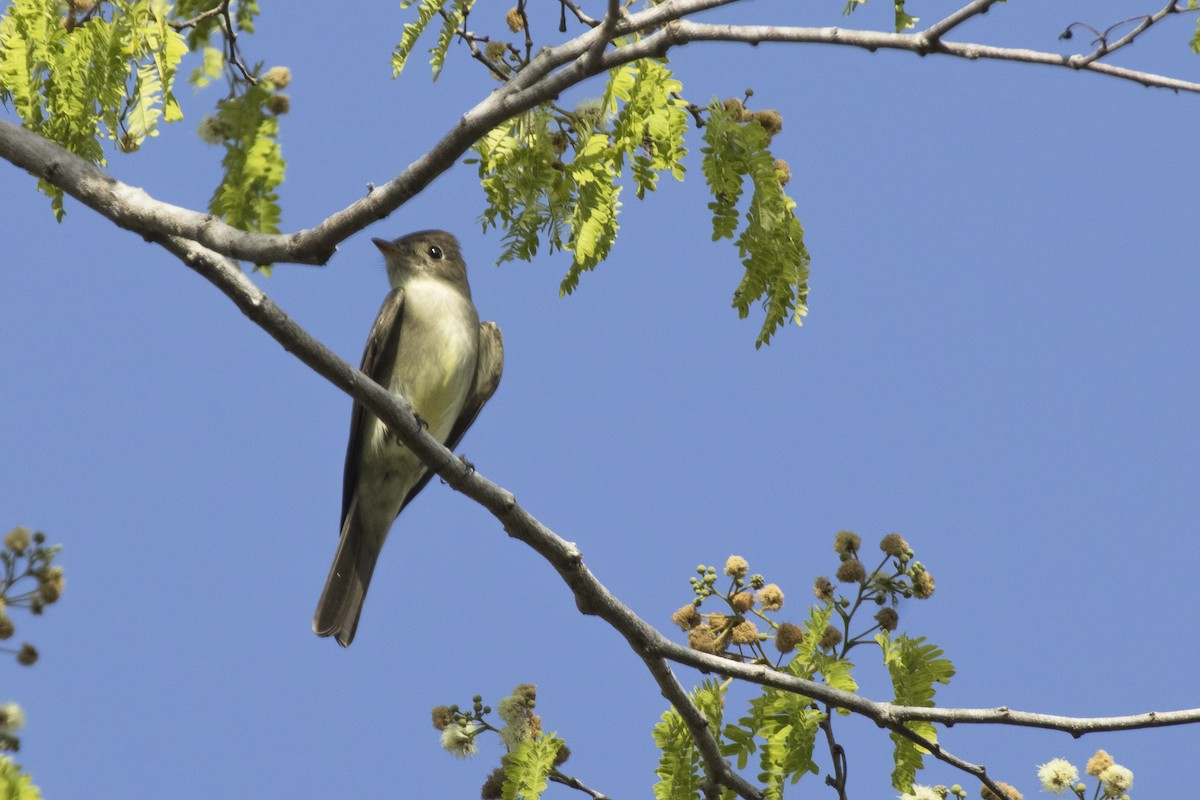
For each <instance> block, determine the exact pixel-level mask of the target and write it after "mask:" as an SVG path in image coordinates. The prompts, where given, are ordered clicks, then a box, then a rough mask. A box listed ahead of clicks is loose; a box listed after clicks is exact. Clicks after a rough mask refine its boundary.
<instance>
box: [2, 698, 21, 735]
mask: <svg viewBox="0 0 1200 800" xmlns="http://www.w3.org/2000/svg"><path fill="white" fill-rule="evenodd" d="M24 727H25V712H24V711H23V710H22V709H21V707H20V706H19V705H17V704H16V703H5V704H4V705H2V706H0V733H3V734H8V735H12V734H14V733H16V732H17V731H19V730H21V728H24Z"/></svg>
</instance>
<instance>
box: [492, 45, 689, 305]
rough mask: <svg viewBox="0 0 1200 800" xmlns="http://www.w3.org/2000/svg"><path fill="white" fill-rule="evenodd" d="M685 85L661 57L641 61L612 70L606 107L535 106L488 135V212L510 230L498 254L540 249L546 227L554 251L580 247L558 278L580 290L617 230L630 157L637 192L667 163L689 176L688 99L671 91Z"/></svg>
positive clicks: (523, 254) (565, 287) (565, 289)
mask: <svg viewBox="0 0 1200 800" xmlns="http://www.w3.org/2000/svg"><path fill="white" fill-rule="evenodd" d="M678 90H679V82H678V81H676V80H674V79H673V78H672V77H671V73H670V70H668V69H667V68H666V67H665V66H663V65H662V64H661V63H659V62H657V61H650V60H644V61H638V62H635V63H633V64H629V65H626V66H624V67H621V68H619V69H616V70H613V72H612V73H611V74H610V76H609V81H608V87H607V89H606V91H605V95H604V100H603V101H602V104H601V106H600V107H599V108H596V107H595V105H594V104H587V103H585V104H584V105H583V106H581V107H580V108H579V109H577V110H576V111H575V112H573V113H570V114H563V113H560V112H552V111H551V110H550V109H548V108H539V109H535V110H533V111H530V112H528V113H526V114H524V115H521V116H520V117H517V118H515V119H512V120H509V121H508V122H506V123H504V124H503V125H500V126H499V127H497V128H496V129H494V130H493V131H491V132H490V133H489V134H488V135H487V136H485V137H484V138H483V139H481V140H480V141H479V142H478V143H477V144H476V145H475V148H474V149H475V151H476V152H477V153H478V154H479V159H478V164H479V177H480V180H481V182H482V184H483V189H484V192H485V193H486V195H487V200H488V207H487V209H486V210H485V211H484V213H483V215H482V217H481V220H482V222H483V224H484V227H488V226H492V227H498V228H501V229H502V230H503V232H504V234H503V235H504V241H505V244H506V246H505V249H504V251H503V252H502V253H501V256H500V261H502V262H503V261H508V260H511V259H514V258H520V259H523V260H528V259H530V258H532V257H533V256H534V254H536V253H537V251H538V248H539V247H540V246H541V243H542V241H543V237H544V239H545V242H546V243H547V245H548V247H549V249H550V251H551V252H554V251H555V250H566V251H569V252H570V253H571V254H572V256H573V258H572V261H571V266H570V268H569V269H568V271H567V274H566V276H565V277H564V278H563V281H562V284H561V286H560V287H559V288H560V291H561V292H562V293H563V294H570V293H571V292H573V291H574V290H575V288H576V287H577V286H578V285H579V278H580V276H581V275H582V274H583V272H585V271H587V270H590V269H592V268H594V267H595V266H596V265H597V264H599V263H600V262H601V261H603V260H604V259H605V258H606V257H607V256H608V253H609V250H610V248H611V247H612V244H613V242H614V241H615V240H616V237H617V229H618V221H617V215H618V213H619V211H620V208H621V203H620V200H619V197H620V194H621V189H622V186H621V180H622V178H623V177H624V174H625V165H626V162H627V161H628V163H629V164H630V172H631V174H632V177H633V181H634V184H635V186H636V192H637V196H638V197H639V198H640V197H643V196H644V194H645V191H646V190H647V189H650V190H653V189H654V187H655V185H656V183H657V179H658V173H659V172H670V173H671V174H672V175H673V176H675V177H676V178H677V179H682V178H683V173H684V168H683V163H682V159H683V157H684V156H685V155H686V154H687V150H686V149H685V148H684V146H683V135H684V132H685V131H686V128H687V118H686V112H685V108H686V104H685V103H683V101H681V100H679V99H677V98H675V97H672V93H674V92H677V91H678ZM568 150H569V151H570V152H571V157H569V158H568V157H567V151H568Z"/></svg>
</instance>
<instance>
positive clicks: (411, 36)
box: [392, 0, 450, 78]
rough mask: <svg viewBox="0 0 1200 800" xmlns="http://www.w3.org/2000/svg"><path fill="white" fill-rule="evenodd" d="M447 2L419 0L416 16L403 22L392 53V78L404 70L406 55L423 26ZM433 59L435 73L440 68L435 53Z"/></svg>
mask: <svg viewBox="0 0 1200 800" xmlns="http://www.w3.org/2000/svg"><path fill="white" fill-rule="evenodd" d="M448 2H450V0H421V3H420V4H419V5H418V6H417V18H416V19H415V20H413V21H412V22H406V23H404V32H403V33H401V34H400V43H399V44H398V45H396V49H395V51H394V52H393V53H392V77H393V78H396V77H399V75H400V73H401V72H403V71H404V66H405V64H407V63H408V57H409V56H410V55H412V51H413V48H414V47H415V46H416V44H417V40H418V39H420V38H421V34H422V33H424V32H425V28H427V27H428V26H429V23H430V21H431V20H432V19H433V17H434V15H436V14H437V13H438V12H439V11H441V10H442V8H443V7H444V6H445V5H446V3H448ZM446 46H447V47H449V41H447V43H446ZM441 59H445V52H444V51H443V52H442V54H441ZM434 61H435V62H437V63H435V64H434V74H435V75H436V74H437V73H438V72H439V71H440V70H441V67H440V66H439V65H438V64H440V61H438V56H437V54H436V53H435V55H434Z"/></svg>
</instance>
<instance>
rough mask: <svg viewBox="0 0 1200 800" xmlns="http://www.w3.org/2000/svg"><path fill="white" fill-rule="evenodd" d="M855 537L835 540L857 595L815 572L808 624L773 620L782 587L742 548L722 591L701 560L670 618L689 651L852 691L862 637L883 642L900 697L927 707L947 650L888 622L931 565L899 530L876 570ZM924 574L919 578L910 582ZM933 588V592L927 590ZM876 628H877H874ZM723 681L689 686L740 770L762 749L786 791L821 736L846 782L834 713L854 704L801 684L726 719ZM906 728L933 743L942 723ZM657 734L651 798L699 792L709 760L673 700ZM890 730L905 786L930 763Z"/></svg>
mask: <svg viewBox="0 0 1200 800" xmlns="http://www.w3.org/2000/svg"><path fill="white" fill-rule="evenodd" d="M860 544H861V540H860V538H859V537H858V536H857V535H856V534H853V533H851V532H849V531H842V532H840V533H839V534H838V536H837V538H836V540H835V550H837V551H838V553H839V558H840V559H841V563H842V566H841V567H840V568H839V569H838V572H837V574H838V580H839V581H840V582H842V583H843V584H847V585H849V586H850V587H852V588H853V589H854V591H853V593H852V594H851V595H850V596H846V595H840V596H839V595H838V593H837V592H836V590H835V589H834V586H833V583H832V582H831V581H830V580H829V579H828V578H818V579H817V580H816V581H815V582H814V593H815V594H816V596H817V600H818V602H816V603H813V604H811V605H809V606H808V608H807V618H806V619H805V621H804V622H803V624H802V625H799V626H797V625H793V624H791V623H782V622H779V621H778V620H777V617H778V616H779V612H780V611H781V610H782V607H783V605H784V602H783V600H784V595H783V591H782V590H781V589H780V588H779V587H778V586H777V585H776V584H773V583H767V582H766V578H765V577H764V576H763V575H761V574H754V575H750V574H749V564H748V563H747V562H746V560H745V559H743V558H741V557H740V556H730V558H729V559H728V561H727V562H726V565H725V569H724V574H725V575H727V576H729V578H730V580H729V584H728V586H727V587H726V588H724V589H718V588H717V586H716V583H717V580H718V579H717V570H716V568H715V567H706V566H704V565H701V566H699V567H697V572H698V573H699V576H700V577H692V578H691V579H690V583H691V586H692V592H693V594H694V598H693V600H692V601H691V603H689V604H688V605H685V606H683V607H682V608H680V609H679V610H678V611H676V612H675V614H674V615H673V616H672V619H673V621H674V622H675V623H676V624H678V625H679V626H680V627H681V628H682V629H684V630H685V631H688V642H689V645H690V646H691V647H692V648H693V649H697V650H700V651H702V652H707V653H710V654H714V655H721V656H724V657H726V658H730V659H732V660H735V661H751V662H752V663H754V664H757V665H760V666H763V667H766V668H768V669H774V670H779V671H780V672H783V673H785V674H788V675H792V676H795V677H799V678H804V679H806V680H814V681H821V682H823V683H825V684H826V685H828V686H830V687H833V688H835V689H839V690H841V691H844V692H849V693H855V692H857V691H858V688H859V687H858V681H857V679H856V678H855V670H856V667H855V664H854V663H853V662H852V661H850V660H849V658H848V654H849V652H850V651H851V650H852V649H854V648H856V647H861V646H867V645H872V646H877V647H878V649H879V650H878V652H879V653H880V655H881V656H882V659H881V660H882V664H883V666H884V667H885V668H886V669H887V671H888V675H889V676H890V678H891V680H892V685H893V687H894V691H895V702H897V703H899V704H902V705H912V706H925V707H930V706H932V705H933V698H934V687H935V685H936V684H939V683H943V684H944V683H948V682H949V680H950V677H951V676H952V675H953V674H954V668H953V666H952V665H951V663H950V662H949V661H948V660H947V659H945V658H944V657H943V654H942V651H941V650H940V649H938V648H937V647H935V646H934V645H932V644H928V643H926V641H925V639H924V638H910V637H908V636H907V635H904V634H901V635H898V636H895V637H894V638H893V636H892V635H891V631H892V630H893V629H894V628H895V626H896V624H897V621H898V614H896V612H895V610H894V606H895V605H896V604H897V603H899V602H900V600H901V599H903V598H906V597H912V596H917V597H922V596H928V594H927V593H926V591H925V589H926V588H927V587H931V586H932V578H920V577H919V576H922V575H925V576H927V575H928V573H927V570H926V569H925V567H924V566H923V565H922V564H920V562H917V561H914V560H913V559H912V555H913V554H912V551H911V550H910V549H909V548H908V544H907V543H906V542H904V540H903V539H901V538H900V537H899V536H897V535H896V534H889V535H888V536H886V537H884V538H883V540H882V541H881V542H880V548H881V549H882V550H883V551H884V558H883V560H882V562H881V563H880V564H879V565H878V566H877V567H876V568H875V569H874V570H872V571H870V572H868V571H867V570H866V569H864V568H862V567H861V564H860V563H859V560H858V556H859V552H858V551H859V546H860ZM847 564H849V565H850V567H849V568H848V567H847V566H846V565H847ZM918 583H919V585H920V587H921V588H919V589H918V588H914V587H915V585H916V584H918ZM928 591H929V593H931V592H932V589H929V590H928ZM706 602H715V603H717V604H718V605H719V606H720V610H718V611H715V612H707V613H701V609H702V607H703V606H704V604H705V603H706ZM871 607H883V608H882V610H880V611H879V612H878V613H877V614H875V616H874V617H873V618H871V619H872V622H870V623H867V624H866V626H865V629H863V630H861V631H859V632H857V633H853V634H852V631H854V630H855V629H856V628H858V627H863V626H862V624H861V622H858V621H857V620H858V617H859V616H860V615H861V614H862V613H863V610H864V609H868V608H871ZM752 618H753V619H754V622H752V621H751V619H752ZM755 622H757V623H759V624H761V623H766V624H767V625H769V626H770V631H769V632H767V633H762V634H755V631H756V628H755ZM747 626H750V627H749V628H748V627H747ZM739 632H740V635H739ZM801 632H802V633H801ZM872 633H875V634H876V635H875V636H874V637H873V638H872V637H871V636H870V634H872ZM747 634H749V635H747ZM771 638H774V639H775V642H776V646H777V647H776V649H778V650H779V651H780V658H779V659H772V658H771V657H769V656H768V655H767V653H766V650H765V649H764V648H763V647H762V643H763V642H764V641H768V640H770V639H771ZM785 654H790V659H789V660H787V661H786V663H785V662H784V661H783V660H782V656H783V655H785ZM728 685H729V683H728V682H726V683H725V684H721V685H717V684H715V683H713V682H712V681H706V682H705V683H703V684H702V685H701V686H700V687H698V688H696V689H695V690H694V692H693V693H692V699H693V702H695V703H696V704H697V705H698V706H699V707H700V708H701V710H702V711H703V712H704V713H705V715H706V716H707V717H708V720H709V725H710V728H711V730H712V733H713V735H714V737H715V738H716V739H717V742H718V744H719V745H720V747H721V752H722V754H724V755H725V756H728V757H730V758H731V759H732V760H733V761H734V763H735V764H736V766H737V769H739V770H742V769H746V768H747V766H748V765H749V764H750V762H751V758H752V757H755V756H757V759H756V760H757V768H758V770H757V773H756V776H757V780H758V783H759V785H760V786H761V788H762V791H763V794H764V796H765V797H768V798H772V799H773V800H777V799H778V798H782V797H783V792H784V788H785V787H786V786H787V785H790V784H794V783H796V782H798V781H799V780H800V779H801V778H802V777H804V776H805V775H807V774H817V773H818V772H819V771H820V767H819V766H818V761H817V756H816V745H817V742H818V741H819V739H820V738H821V735H822V734H824V739H825V740H826V741H827V742H828V745H829V750H830V758H831V759H832V761H833V773H832V774H831V775H829V776H828V777H827V778H826V782H828V783H830V784H831V785H834V786H835V787H837V788H839V790H843V791H844V788H845V781H846V769H845V762H844V758H845V756H844V751H843V750H842V749H841V747H840V746H839V745H837V743H836V737H835V717H836V716H837V713H841V714H844V713H847V712H845V710H844V709H835V708H832V707H831V706H829V705H825V704H822V703H819V702H817V701H816V700H814V699H812V698H810V697H807V696H805V695H803V694H799V693H795V692H788V691H783V690H780V689H777V688H773V687H764V688H762V689H761V690H759V692H758V694H756V695H754V696H753V697H751V698H750V700H749V701H748V706H747V713H746V714H745V715H743V716H742V717H740V718H739V719H738V720H737V722H736V723H733V722H731V723H728V724H722V723H721V719H722V710H723V708H722V706H723V702H724V693H725V690H726V688H727V687H728ZM718 701H719V702H718ZM835 712H837V713H835ZM907 727H908V729H909V730H910V731H912V732H913V733H914V734H916V735H917V736H920V737H923V739H924V741H925V742H927V743H930V744H932V743H936V741H937V731H936V729H935V728H934V726H933V725H932V724H930V723H910V724H909V725H908V726H907ZM654 738H655V742H656V743H657V744H658V747H659V749H660V750H661V751H662V752H661V755H660V758H659V769H658V773H657V774H658V778H659V781H658V784H656V786H655V796H656V797H659V798H667V797H693V796H697V795H696V792H698V791H699V789H700V787H701V785H702V781H703V763H702V761H701V760H700V755H699V751H698V749H697V748H696V745H695V743H694V741H693V740H692V738H691V735H690V733H689V732H688V730H687V728H686V727H685V726H684V725H683V720H682V718H681V717H680V716H679V714H678V712H676V711H675V710H674V709H671V710H668V711H667V713H665V714H664V715H663V717H662V721H660V722H659V723H658V725H656V726H655V732H654ZM892 739H893V742H894V756H895V762H896V768H895V771H894V773H893V776H892V778H893V786H894V787H895V788H896V789H898V790H901V791H907V790H909V789H910V788H911V786H912V783H913V780H914V779H915V777H916V774H917V772H918V771H919V770H920V769H921V768H922V767H923V766H924V765H923V763H922V760H921V756H922V754H923V753H924V752H927V751H925V750H923V749H922V748H921V746H920V745H919V744H918V743H916V742H914V741H913V740H912V739H911V738H907V737H905V736H903V735H900V734H895V733H893V735H892Z"/></svg>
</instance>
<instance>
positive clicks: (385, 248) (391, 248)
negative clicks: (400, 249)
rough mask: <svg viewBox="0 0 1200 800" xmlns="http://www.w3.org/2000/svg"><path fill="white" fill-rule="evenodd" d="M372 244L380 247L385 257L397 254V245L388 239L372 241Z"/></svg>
mask: <svg viewBox="0 0 1200 800" xmlns="http://www.w3.org/2000/svg"><path fill="white" fill-rule="evenodd" d="M371 243H372V244H373V245H375V246H376V247H378V248H379V252H381V253H383V254H384V255H385V256H386V255H387V254H388V253H394V252H396V245H394V244H392V243H391V242H389V241H388V240H387V239H372V240H371Z"/></svg>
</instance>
